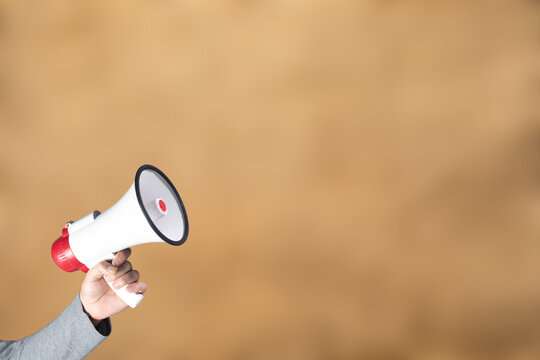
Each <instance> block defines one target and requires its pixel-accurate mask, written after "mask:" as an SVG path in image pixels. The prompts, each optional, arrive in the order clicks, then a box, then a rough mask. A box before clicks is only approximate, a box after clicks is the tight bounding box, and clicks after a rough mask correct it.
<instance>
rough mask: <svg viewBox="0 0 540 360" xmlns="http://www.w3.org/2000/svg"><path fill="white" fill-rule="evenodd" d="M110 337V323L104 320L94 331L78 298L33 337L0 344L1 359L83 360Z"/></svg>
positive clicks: (0, 342) (108, 320)
mask: <svg viewBox="0 0 540 360" xmlns="http://www.w3.org/2000/svg"><path fill="white" fill-rule="evenodd" d="M110 333H111V321H110V319H109V318H107V319H105V320H103V321H102V322H101V323H100V325H99V326H98V329H97V330H96V328H94V325H92V323H91V322H90V319H89V318H88V315H86V314H85V313H84V311H83V308H82V304H81V300H80V299H79V295H77V296H76V297H75V299H74V300H73V301H72V302H71V304H69V305H68V307H67V308H66V309H65V310H64V311H63V312H62V313H61V314H60V315H59V316H58V317H57V318H56V319H54V320H53V321H52V322H50V323H49V324H48V325H47V326H45V327H44V328H43V329H41V330H39V331H38V332H36V333H35V334H32V335H30V336H27V337H25V338H22V339H20V340H15V341H0V359H13V360H15V359H17V360H27V359H42V360H49V359H50V360H53V359H54V360H58V359H65V360H75V359H82V358H84V357H85V356H87V355H88V354H89V353H90V352H91V351H92V350H94V348H95V347H96V346H98V345H99V344H101V342H102V341H103V340H105V339H106V338H107V336H109V334H110Z"/></svg>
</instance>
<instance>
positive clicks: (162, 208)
mask: <svg viewBox="0 0 540 360" xmlns="http://www.w3.org/2000/svg"><path fill="white" fill-rule="evenodd" d="M159 207H160V208H161V211H163V212H165V211H167V205H165V201H163V200H159Z"/></svg>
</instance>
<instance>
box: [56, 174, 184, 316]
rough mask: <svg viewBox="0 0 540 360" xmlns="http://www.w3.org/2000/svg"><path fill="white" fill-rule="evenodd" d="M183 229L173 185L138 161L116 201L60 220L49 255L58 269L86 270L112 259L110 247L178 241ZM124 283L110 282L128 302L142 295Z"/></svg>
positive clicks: (180, 205)
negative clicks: (103, 208) (60, 227)
mask: <svg viewBox="0 0 540 360" xmlns="http://www.w3.org/2000/svg"><path fill="white" fill-rule="evenodd" d="M188 232H189V225H188V220H187V213H186V210H185V207H184V204H183V202H182V199H181V198H180V195H179V194H178V191H177V190H176V188H175V187H174V185H173V184H172V183H171V181H170V180H169V179H168V178H167V177H166V176H165V174H164V173H163V172H162V171H161V170H159V169H157V168H156V167H154V166H152V165H143V166H141V167H140V168H139V169H138V170H137V173H136V175H135V181H134V182H133V184H132V185H131V187H130V188H129V190H128V191H127V192H126V193H125V194H124V196H123V197H122V198H121V199H120V200H119V201H118V202H117V203H116V204H114V205H113V206H111V207H110V208H109V209H107V210H106V211H104V212H103V213H100V212H99V211H97V210H95V211H93V212H91V213H90V214H88V215H86V216H84V217H83V218H81V219H79V220H77V221H75V222H71V221H70V222H68V223H66V225H65V226H64V229H63V230H62V236H61V237H59V238H58V239H57V240H56V241H55V242H54V243H53V245H52V248H51V255H52V258H53V260H54V262H55V263H56V264H57V265H58V267H60V268H61V269H62V270H64V271H68V272H71V271H76V270H81V271H83V272H87V271H88V269H91V268H92V267H94V266H95V265H96V264H98V263H99V262H101V261H104V260H112V259H113V258H114V253H116V252H118V251H120V250H123V249H126V248H128V247H131V246H134V245H139V244H143V243H151V242H161V243H168V244H171V245H176V246H178V245H182V244H183V243H184V242H185V241H186V239H187V236H188ZM109 286H110V284H109ZM126 286H127V285H126ZM126 286H124V287H122V288H121V289H119V290H116V289H114V288H113V287H112V286H111V289H113V290H114V291H115V292H116V294H117V295H118V296H120V298H122V300H124V302H125V303H126V304H128V305H129V306H130V307H132V308H134V307H136V306H137V305H138V304H139V303H140V302H141V301H142V299H143V295H142V294H134V293H128V292H127V291H126Z"/></svg>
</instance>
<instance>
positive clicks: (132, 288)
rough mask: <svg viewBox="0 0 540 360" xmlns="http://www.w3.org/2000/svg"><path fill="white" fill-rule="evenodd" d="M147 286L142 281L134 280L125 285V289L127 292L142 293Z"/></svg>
mask: <svg viewBox="0 0 540 360" xmlns="http://www.w3.org/2000/svg"><path fill="white" fill-rule="evenodd" d="M147 288H148V286H147V285H146V284H145V283H143V282H136V283H133V284H129V285H128V286H127V287H126V291H127V292H129V293H137V294H144V293H145V291H146V289H147Z"/></svg>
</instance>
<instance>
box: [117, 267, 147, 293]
mask: <svg viewBox="0 0 540 360" xmlns="http://www.w3.org/2000/svg"><path fill="white" fill-rule="evenodd" d="M140 277H141V275H140V274H139V272H138V271H137V270H131V271H130V272H128V273H127V274H125V275H122V276H121V277H119V278H118V279H116V280H114V281H113V282H112V286H113V288H115V289H116V290H118V289H120V288H122V287H123V286H124V285H127V284H131V283H134V282H137V281H139V279H140Z"/></svg>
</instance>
